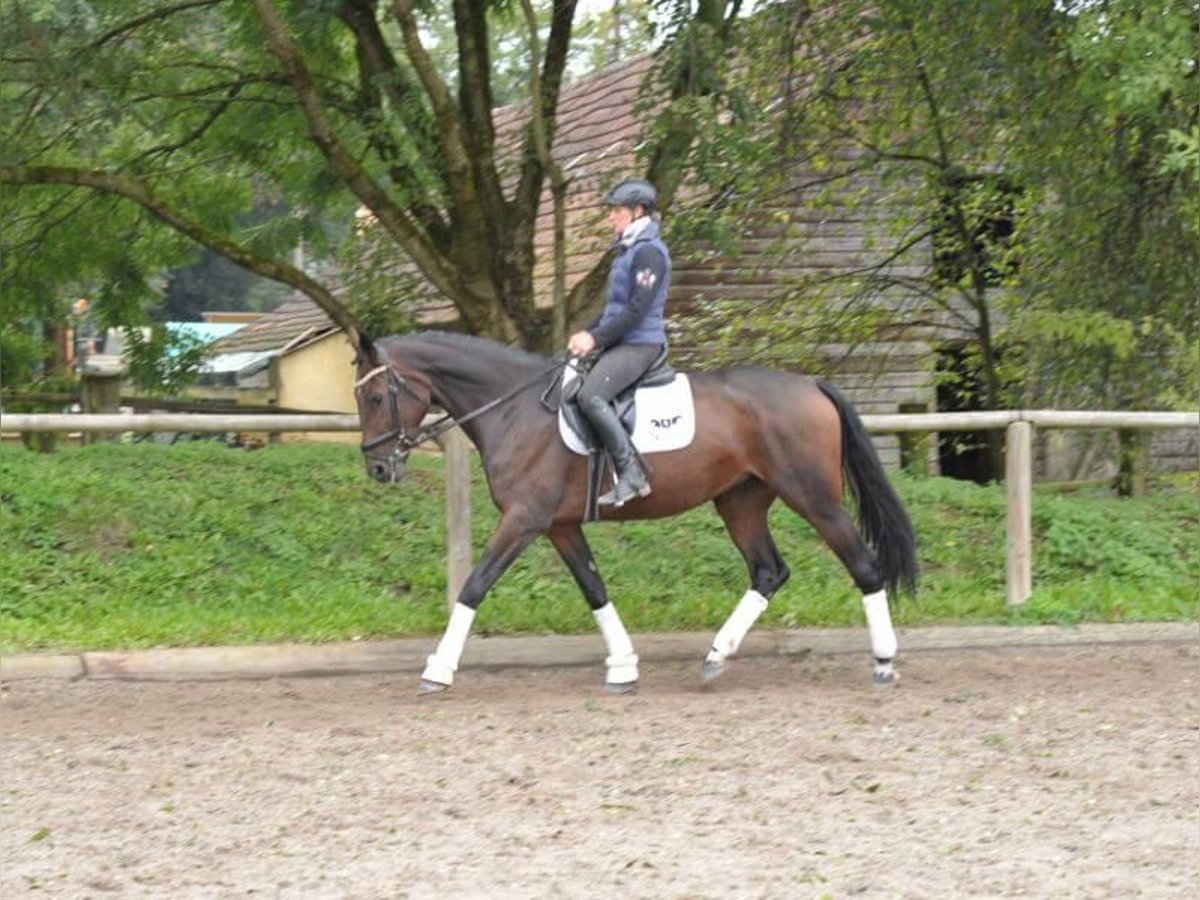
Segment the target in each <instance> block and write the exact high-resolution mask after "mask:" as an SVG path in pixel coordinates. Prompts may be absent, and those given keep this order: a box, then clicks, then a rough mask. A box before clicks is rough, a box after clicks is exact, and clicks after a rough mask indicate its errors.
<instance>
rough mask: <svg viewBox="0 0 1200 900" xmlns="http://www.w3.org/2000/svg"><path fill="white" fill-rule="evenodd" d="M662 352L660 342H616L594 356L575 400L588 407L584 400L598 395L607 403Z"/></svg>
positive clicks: (643, 371)
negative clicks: (598, 355) (596, 358)
mask: <svg viewBox="0 0 1200 900" xmlns="http://www.w3.org/2000/svg"><path fill="white" fill-rule="evenodd" d="M661 352H662V344H618V345H617V346H615V347H613V348H612V349H611V350H606V351H604V353H603V354H602V355H601V356H600V358H599V359H598V360H596V363H595V365H593V366H592V369H591V371H590V372H588V374H587V377H586V378H584V380H583V384H582V385H581V386H580V388H579V394H578V397H577V399H578V401H579V405H580V407H581V408H583V409H587V407H588V404H587V401H588V400H590V399H591V398H593V397H599V398H601V399H603V400H604V401H605V402H607V403H611V402H612V401H613V400H615V399H616V396H617V394H619V393H621V391H623V390H625V388H627V387H629V386H630V385H631V384H633V383H634V382H635V381H637V380H638V379H639V378H640V377H641V376H642V375H643V374H644V373H645V372H646V370H647V369H649V368H650V366H651V364H652V363H653V362H654V360H656V359H658V354H660V353H661Z"/></svg>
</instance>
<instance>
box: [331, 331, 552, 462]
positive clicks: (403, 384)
mask: <svg viewBox="0 0 1200 900" xmlns="http://www.w3.org/2000/svg"><path fill="white" fill-rule="evenodd" d="M569 359H570V356H568V355H567V354H564V355H563V356H562V358H561V359H559V358H556V359H555V361H554V362H553V364H551V365H550V366H549V367H547V368H545V369H543V370H542V371H540V372H538V373H537V375H535V376H533V378H530V379H529V380H528V381H523V382H521V384H519V385H517V386H516V387H515V388H513V389H512V390H510V391H509V392H508V393H507V394H504V395H502V396H500V397H497V398H496V399H495V400H491V401H489V402H487V403H485V404H484V405H483V406H481V407H479V408H478V409H474V410H472V411H471V412H469V413H467V414H466V415H464V416H461V417H460V418H457V419H456V418H454V416H453V415H451V414H450V413H446V414H445V415H444V416H442V417H441V418H440V419H438V420H437V421H435V422H432V423H430V424H429V425H428V426H427V427H425V428H422V429H421V430H420V431H418V432H417V433H416V434H409V433H408V429H406V428H405V427H404V401H403V394H404V393H405V392H407V393H408V394H411V395H412V396H413V397H415V398H417V399H418V400H420V399H421V397H420V395H419V394H418V393H417V392H416V391H414V390H413V389H412V387H410V386H409V383H408V382H407V381H405V379H404V377H403V376H402V375H399V374H398V373H397V372H396V370H395V369H393V368H392V367H391V366H390V365H388V364H386V363H384V364H383V365H380V366H376V367H375V368H374V369H372V370H371V371H370V372H368V373H367V374H366V375H364V376H363V377H362V378H360V379H358V380H357V381H356V382H354V390H356V391H357V390H358V389H359V388H360V387H362V386H363V385H364V384H366V383H367V382H368V381H370V380H371V379H372V378H375V377H376V376H378V375H383V374H386V375H387V379H388V408H389V411H390V413H391V417H392V428H391V429H390V430H388V431H386V432H384V433H383V434H380V435H376V436H375V437H373V438H371V439H370V440H369V441H363V442H362V443H361V444H360V445H359V449H360V450H362V452H363V453H364V454H365V453H370V452H371V451H372V450H374V449H375V448H376V447H379V446H382V445H383V444H386V443H387V442H388V441H395V442H396V446H395V447H394V448H393V449H392V452H391V456H392V457H393V458H396V459H399V460H400V461H401V462H403V461H404V460H406V459H407V458H408V454H409V453H411V452H412V448H413V447H416V446H417V445H418V444H424V443H425V442H426V441H431V440H433V439H434V438H436V437H438V436H439V435H441V434H444V433H445V432H447V431H449V430H450V429H451V428H454V427H455V426H456V425H462V424H464V423H466V422H469V421H471V420H472V419H474V418H476V417H477V416H482V415H483V414H484V413H486V412H489V411H490V410H492V409H495V408H496V407H497V406H499V405H500V404H501V403H507V402H508V401H509V400H511V399H512V398H513V397H515V396H517V394H519V393H521V392H522V391H523V390H525V389H526V388H528V387H530V386H532V385H534V384H536V383H537V382H539V381H541V380H542V379H543V378H545V377H546V376H547V375H549V374H550V373H551V372H554V371H557V370H558V369H561V368H562V367H563V366H565V365H566V364H567V362H568V360H569Z"/></svg>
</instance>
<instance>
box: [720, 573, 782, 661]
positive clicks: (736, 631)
mask: <svg viewBox="0 0 1200 900" xmlns="http://www.w3.org/2000/svg"><path fill="white" fill-rule="evenodd" d="M766 608H767V598H766V597H764V596H763V595H762V594H760V593H759V592H758V591H755V590H749V591H746V593H744V594H743V595H742V599H741V600H739V601H738V605H737V607H736V608H735V609H734V611H733V613H732V614H731V615H730V616H729V618H728V619H727V620H726V622H725V624H724V625H722V626H721V630H720V631H718V632H717V636H716V637H715V638H713V644H712V652H711V653H709V654H708V658H709V659H710V660H714V661H715V660H718V659H725V658H726V657H727V656H733V654H735V653H737V650H738V647H740V646H741V645H742V640H743V639H744V638H745V637H746V634H747V633H748V632H749V631H750V628H751V627H752V626H753V625H754V623H755V622H757V621H758V617H759V616H761V615H762V614H763V610H765V609H766Z"/></svg>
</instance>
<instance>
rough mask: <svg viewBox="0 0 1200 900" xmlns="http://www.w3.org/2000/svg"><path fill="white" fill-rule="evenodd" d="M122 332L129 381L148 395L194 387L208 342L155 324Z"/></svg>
mask: <svg viewBox="0 0 1200 900" xmlns="http://www.w3.org/2000/svg"><path fill="white" fill-rule="evenodd" d="M147 331H148V332H149V334H148V335H147V334H146V333H145V332H143V331H142V329H140V328H127V329H125V360H126V362H127V364H128V366H129V379H130V381H132V382H133V383H134V385H136V386H137V387H138V388H140V389H141V390H143V391H146V392H148V393H150V394H163V395H165V396H173V395H177V394H180V393H182V391H183V389H184V388H186V387H187V386H188V385H190V384H193V383H194V382H195V381H196V379H198V378H199V377H200V374H201V373H202V372H203V370H204V363H205V362H206V361H207V360H208V358H209V356H210V348H209V346H208V342H207V341H205V340H204V339H203V338H201V337H199V336H198V335H195V334H192V333H191V332H188V331H173V330H171V329H169V328H167V327H165V326H162V325H156V326H155V327H153V328H150V329H147Z"/></svg>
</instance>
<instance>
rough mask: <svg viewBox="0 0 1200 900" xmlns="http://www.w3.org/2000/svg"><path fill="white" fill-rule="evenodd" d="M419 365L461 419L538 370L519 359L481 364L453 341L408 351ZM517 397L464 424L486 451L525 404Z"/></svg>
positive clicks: (438, 398) (439, 399) (439, 398)
mask: <svg viewBox="0 0 1200 900" xmlns="http://www.w3.org/2000/svg"><path fill="white" fill-rule="evenodd" d="M405 358H406V359H411V362H412V364H413V366H414V367H415V368H417V369H418V370H419V371H421V372H422V373H423V374H424V375H425V377H426V378H427V379H428V380H429V385H430V388H431V390H432V392H433V400H434V402H435V403H437V405H438V406H440V407H441V408H442V409H444V410H445V411H446V412H447V413H449V414H450V415H451V416H452V417H453V418H455V419H459V418H462V417H463V416H466V415H468V414H469V413H472V412H474V411H475V410H477V409H479V408H480V407H482V406H485V405H486V404H488V403H490V402H491V401H493V400H495V399H496V398H498V397H500V396H502V395H503V394H505V393H506V392H508V391H510V390H512V389H513V388H514V387H516V386H517V385H519V384H521V383H523V382H525V381H527V380H529V379H530V378H533V377H534V376H535V375H536V374H537V370H536V368H535V367H532V366H524V365H521V364H520V362H518V361H508V360H503V361H501V362H500V363H499V364H494V365H491V364H484V363H481V362H480V360H479V358H478V356H475V355H472V353H471V348H470V347H459V346H454V345H449V344H424V345H420V346H419V348H418V347H414V348H412V350H409V349H408V348H406V350H405ZM521 400H522V397H516V398H514V399H513V400H511V401H509V402H508V403H506V404H504V405H502V406H501V407H500V408H498V409H496V410H494V411H489V412H488V413H485V414H484V415H482V416H480V417H479V418H478V419H472V420H471V421H470V422H467V423H466V424H465V425H463V426H462V428H463V431H464V432H466V434H467V437H468V438H470V440H471V442H472V443H474V444H475V446H476V447H478V448H479V450H480V451H481V452H482V451H483V450H484V447H485V445H488V446H490V445H492V444H494V443H495V442H496V440H497V439H498V438H499V436H500V435H501V434H503V433H504V432H505V431H506V430H507V428H506V426H505V423H506V422H507V420H508V419H509V418H510V416H511V415H512V414H513V413H514V412H515V407H516V406H517V405H519V404H520V403H521Z"/></svg>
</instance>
